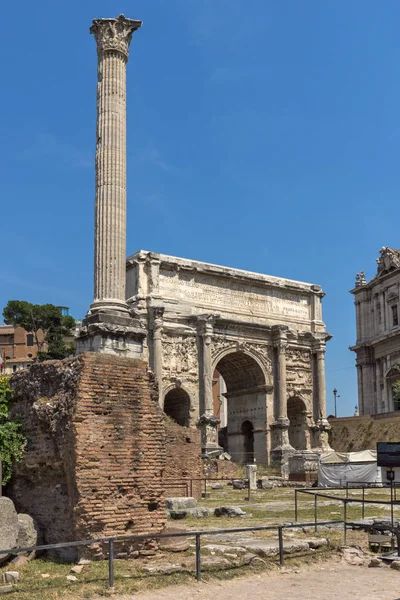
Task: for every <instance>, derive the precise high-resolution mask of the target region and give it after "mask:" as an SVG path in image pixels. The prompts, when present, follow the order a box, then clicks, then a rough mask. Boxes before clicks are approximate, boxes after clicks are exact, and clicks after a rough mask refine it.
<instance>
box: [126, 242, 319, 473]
mask: <svg viewBox="0 0 400 600" xmlns="http://www.w3.org/2000/svg"><path fill="white" fill-rule="evenodd" d="M126 295H127V303H128V306H129V309H130V312H131V314H133V315H135V318H136V319H137V321H138V323H140V328H141V329H142V331H143V333H144V338H143V350H142V352H144V354H145V355H146V358H147V360H148V361H149V364H150V367H151V368H152V370H153V371H154V373H155V375H156V377H157V379H158V382H159V402H160V404H161V406H162V408H163V409H164V411H165V412H166V413H167V414H168V415H170V417H171V418H173V419H174V420H176V421H177V422H178V423H180V424H181V425H185V426H189V427H201V428H202V430H203V451H204V453H205V454H207V455H212V454H213V453H218V452H219V451H220V448H221V436H220V438H219V441H218V436H217V429H216V428H217V426H218V423H219V418H218V416H217V415H216V414H215V413H216V412H217V411H216V410H215V398H214V399H213V384H215V376H216V373H217V374H219V375H220V377H221V378H222V380H223V382H224V384H225V387H224V389H225V391H224V392H223V393H222V396H223V399H224V400H225V399H226V402H225V405H226V415H225V418H226V427H225V428H224V430H225V431H224V435H225V443H224V449H225V450H227V451H228V452H229V454H231V456H232V458H233V459H234V460H236V461H238V462H246V461H248V460H251V459H253V458H254V459H255V460H256V461H257V462H261V463H264V464H265V463H267V464H271V463H273V464H274V463H275V464H279V465H280V466H282V467H283V466H284V465H287V464H288V459H289V458H290V457H292V456H293V455H294V454H295V452H296V451H297V453H298V454H299V453H300V454H301V456H302V457H303V461H304V460H307V454H308V453H309V452H312V451H315V450H320V449H321V448H325V447H326V446H327V430H328V428H329V425H328V423H327V420H326V398H325V368H324V356H325V344H326V341H327V340H328V339H329V337H330V336H329V335H328V334H327V333H326V329H325V325H324V323H323V321H322V310H321V300H322V298H323V296H324V294H323V292H322V290H321V287H320V286H318V285H312V284H309V283H302V282H298V281H292V280H288V279H283V278H278V277H271V276H268V275H262V274H259V273H252V272H249V271H243V270H239V269H233V268H227V267H222V266H217V265H213V264H208V263H204V262H199V261H194V260H187V259H183V258H176V257H172V256H166V255H163V254H156V253H152V252H146V251H140V252H137V253H136V254H134V255H133V256H130V257H129V258H128V259H127V279H126ZM304 457H305V458H304ZM292 462H293V461H292ZM285 468H286V467H285Z"/></svg>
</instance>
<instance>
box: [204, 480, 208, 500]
mask: <svg viewBox="0 0 400 600" xmlns="http://www.w3.org/2000/svg"><path fill="white" fill-rule="evenodd" d="M204 498H207V479H206V478H204Z"/></svg>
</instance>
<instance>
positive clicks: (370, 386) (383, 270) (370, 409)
mask: <svg viewBox="0 0 400 600" xmlns="http://www.w3.org/2000/svg"><path fill="white" fill-rule="evenodd" d="M377 264H378V270H377V274H376V275H375V277H374V278H373V279H371V281H369V282H367V280H366V278H365V274H364V272H363V271H361V273H358V274H357V276H356V283H355V287H354V288H353V289H352V290H351V293H352V294H353V295H354V303H355V307H356V329H357V341H356V344H355V345H354V346H352V347H351V348H350V349H351V350H353V351H354V352H355V353H356V355H357V359H356V364H357V377H358V405H359V411H360V415H371V414H376V413H386V412H390V411H394V410H400V326H399V293H400V250H394V249H392V248H388V247H386V246H384V247H383V248H381V250H380V257H379V258H378V259H377Z"/></svg>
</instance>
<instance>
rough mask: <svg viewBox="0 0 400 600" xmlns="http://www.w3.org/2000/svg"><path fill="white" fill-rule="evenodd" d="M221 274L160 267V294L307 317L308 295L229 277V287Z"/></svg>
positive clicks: (211, 304)
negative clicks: (187, 271) (215, 274)
mask: <svg viewBox="0 0 400 600" xmlns="http://www.w3.org/2000/svg"><path fill="white" fill-rule="evenodd" d="M224 283H225V281H224V280H223V279H222V278H221V279H219V278H216V277H210V276H208V277H207V276H201V275H198V274H197V275H196V276H195V277H193V276H192V277H190V276H188V275H187V274H186V273H179V275H178V274H177V273H176V272H172V271H164V270H162V271H161V273H160V294H161V295H163V296H165V297H168V298H175V299H179V301H180V302H185V301H186V302H188V303H191V304H193V303H195V304H197V305H199V306H203V307H205V308H210V309H211V308H220V309H221V310H226V311H228V312H234V311H235V310H239V311H241V312H243V313H250V314H259V315H265V314H266V313H270V314H275V315H284V316H287V317H294V318H298V319H310V303H309V298H308V297H307V295H305V294H296V293H289V292H284V291H281V290H276V289H272V288H269V289H268V288H261V287H258V286H254V285H250V284H249V285H246V284H243V283H240V282H238V281H232V280H230V281H229V287H227V286H226V285H224Z"/></svg>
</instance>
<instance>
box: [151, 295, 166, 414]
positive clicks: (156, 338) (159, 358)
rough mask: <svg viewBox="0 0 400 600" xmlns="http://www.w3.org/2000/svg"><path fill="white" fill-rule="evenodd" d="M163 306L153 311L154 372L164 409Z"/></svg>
mask: <svg viewBox="0 0 400 600" xmlns="http://www.w3.org/2000/svg"><path fill="white" fill-rule="evenodd" d="M164 310H165V309H164V307H163V306H154V307H152V309H151V317H152V329H153V371H154V375H155V376H156V379H157V383H158V402H159V404H160V406H161V408H162V362H163V352H162V333H163V316H164Z"/></svg>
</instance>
